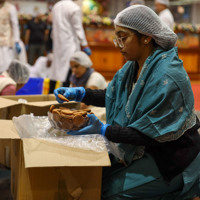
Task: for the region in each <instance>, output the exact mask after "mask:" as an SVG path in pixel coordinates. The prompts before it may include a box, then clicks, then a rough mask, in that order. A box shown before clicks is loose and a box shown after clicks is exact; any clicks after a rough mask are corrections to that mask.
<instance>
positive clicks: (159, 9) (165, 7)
mask: <svg viewBox="0 0 200 200" xmlns="http://www.w3.org/2000/svg"><path fill="white" fill-rule="evenodd" d="M155 10H156V13H157V14H158V16H159V17H160V19H161V20H162V21H163V22H164V23H165V24H167V26H169V27H170V28H171V29H172V30H173V29H174V17H173V15H172V13H171V12H170V10H169V0H155Z"/></svg>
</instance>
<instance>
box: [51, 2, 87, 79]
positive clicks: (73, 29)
mask: <svg viewBox="0 0 200 200" xmlns="http://www.w3.org/2000/svg"><path fill="white" fill-rule="evenodd" d="M52 19H53V29H52V39H53V54H54V59H53V62H52V66H51V70H50V74H49V78H50V79H51V80H54V81H57V80H59V81H61V82H64V81H65V80H66V77H67V75H68V72H69V69H70V57H71V56H72V54H73V53H74V52H75V51H78V50H80V46H86V45H87V41H86V37H85V33H84V29H83V25H82V13H81V9H80V7H79V6H78V5H77V4H75V3H74V2H73V1H72V0H61V1H59V2H57V3H56V4H55V5H54V7H53V9H52Z"/></svg>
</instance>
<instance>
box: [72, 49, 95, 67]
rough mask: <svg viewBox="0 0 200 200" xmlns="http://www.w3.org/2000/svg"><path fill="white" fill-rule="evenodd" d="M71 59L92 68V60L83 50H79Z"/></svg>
mask: <svg viewBox="0 0 200 200" xmlns="http://www.w3.org/2000/svg"><path fill="white" fill-rule="evenodd" d="M70 61H74V62H77V63H78V64H80V65H82V66H84V67H86V68H90V67H91V66H92V61H91V59H90V57H89V56H88V55H87V54H86V53H84V52H83V51H77V52H75V53H74V54H73V55H72V57H71V58H70Z"/></svg>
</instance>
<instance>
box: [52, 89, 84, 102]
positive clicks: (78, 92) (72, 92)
mask: <svg viewBox="0 0 200 200" xmlns="http://www.w3.org/2000/svg"><path fill="white" fill-rule="evenodd" d="M58 94H62V95H63V96H65V97H66V98H67V99H69V100H70V101H78V102H81V101H82V100H83V98H84V96H85V89H84V87H60V88H57V89H55V90H54V95H55V96H56V100H57V101H58V102H59V103H63V102H64V101H63V100H61V99H60V98H59V97H58Z"/></svg>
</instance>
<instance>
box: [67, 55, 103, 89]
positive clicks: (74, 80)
mask: <svg viewBox="0 0 200 200" xmlns="http://www.w3.org/2000/svg"><path fill="white" fill-rule="evenodd" d="M70 67H71V70H72V74H71V76H70V83H71V86H72V87H79V86H82V87H85V88H91V89H105V88H106V86H107V83H106V80H105V78H104V77H103V76H102V75H101V74H100V73H98V72H95V71H94V69H93V68H92V61H91V59H90V57H89V56H88V55H87V54H86V53H84V52H83V51H77V52H75V53H74V54H73V55H72V57H71V58H70Z"/></svg>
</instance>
